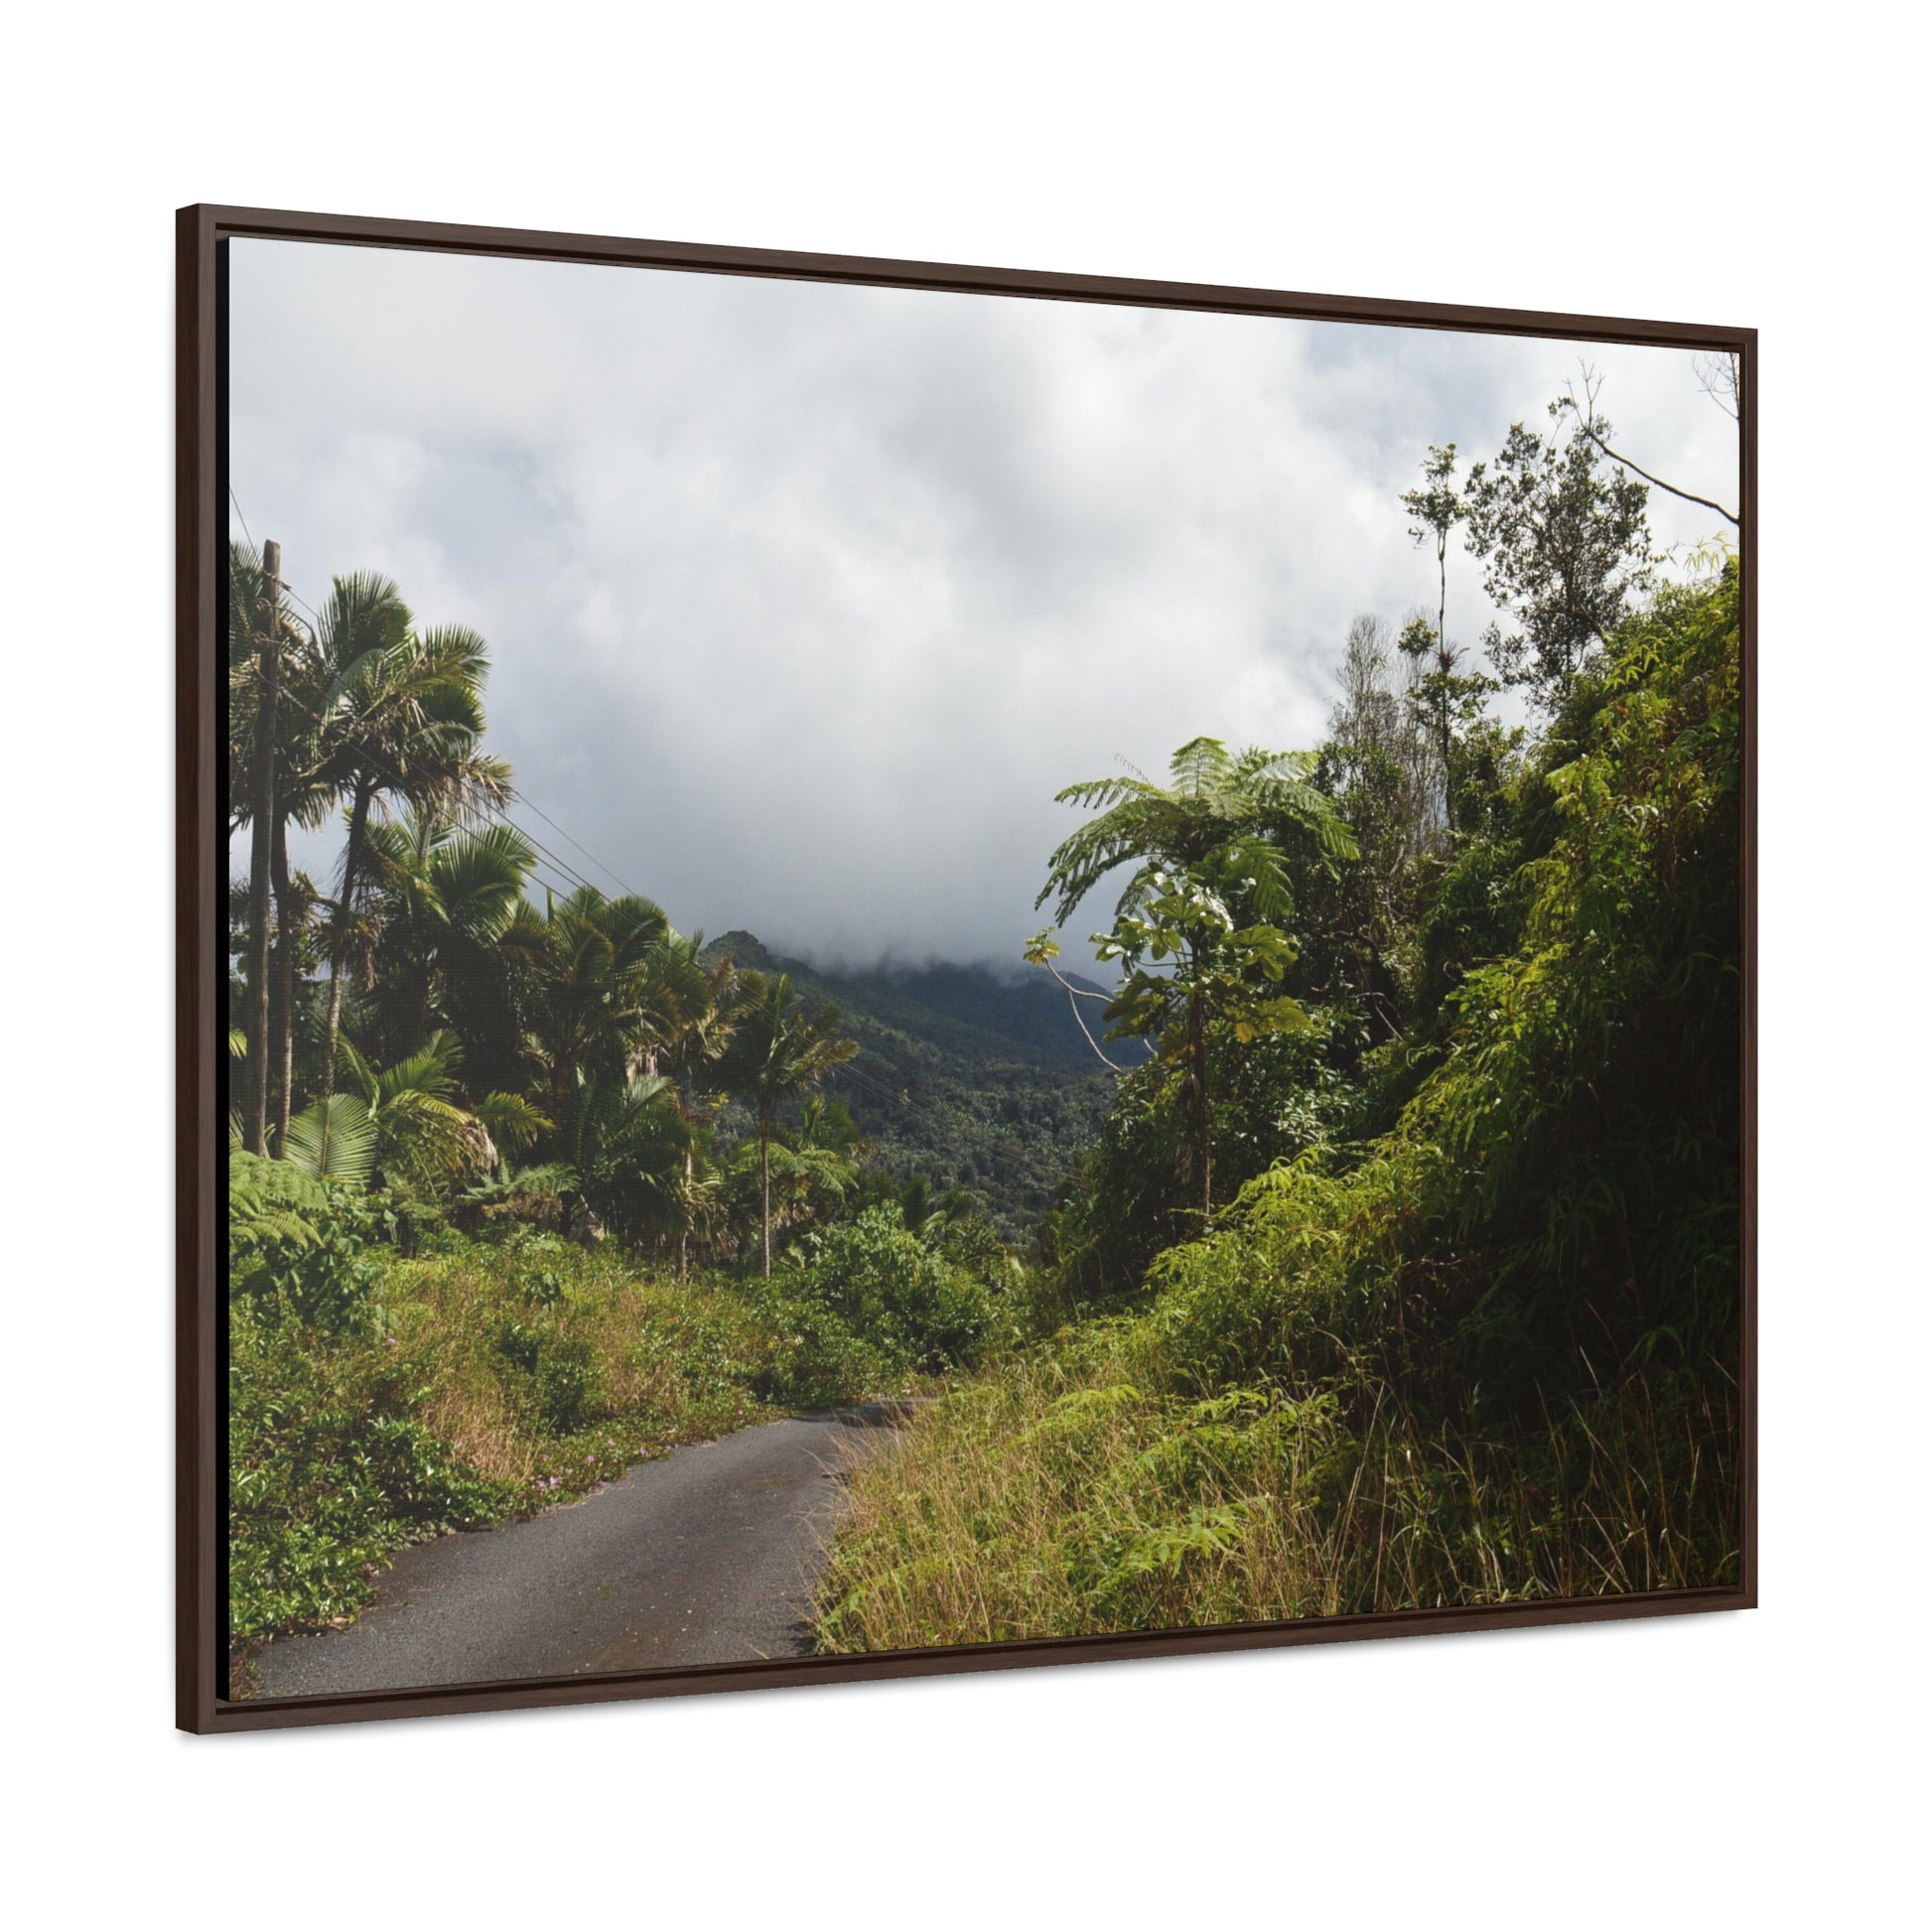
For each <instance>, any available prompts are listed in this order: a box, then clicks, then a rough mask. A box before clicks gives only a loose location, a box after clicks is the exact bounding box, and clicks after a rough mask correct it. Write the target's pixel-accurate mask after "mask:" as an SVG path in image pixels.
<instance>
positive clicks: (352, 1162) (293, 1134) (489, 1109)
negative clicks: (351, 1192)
mask: <svg viewBox="0 0 1932 1932" xmlns="http://www.w3.org/2000/svg"><path fill="white" fill-rule="evenodd" d="M340 1050H341V1052H342V1055H343V1058H344V1060H345V1063H346V1065H347V1068H348V1073H349V1078H350V1081H351V1083H352V1085H353V1087H354V1088H355V1091H353V1092H350V1093H335V1094H326V1095H323V1096H322V1097H321V1098H319V1099H317V1100H315V1101H313V1102H311V1103H310V1105H309V1106H308V1107H307V1108H305V1109H304V1111H303V1112H302V1113H300V1114H298V1115H297V1116H296V1117H295V1119H293V1120H292V1121H291V1122H290V1123H289V1132H288V1140H287V1146H286V1150H285V1158H286V1159H288V1160H290V1161H292V1162H294V1163H295V1165H296V1166H297V1167H299V1168H302V1169H303V1170H304V1171H305V1172H307V1173H312V1174H314V1175H315V1176H316V1177H317V1178H318V1179H338V1180H351V1181H366V1180H368V1179H370V1178H371V1177H372V1175H373V1174H374V1173H376V1171H377V1170H378V1169H380V1170H381V1171H382V1173H384V1174H386V1175H388V1176H389V1177H390V1178H391V1179H393V1178H395V1177H396V1176H397V1175H399V1174H403V1173H409V1174H413V1175H415V1176H416V1177H417V1178H419V1179H425V1180H430V1181H432V1182H433V1181H441V1180H454V1179H461V1178H463V1177H465V1176H470V1175H475V1174H478V1173H487V1172H488V1171H489V1170H491V1169H493V1168H494V1167H495V1166H496V1164H497V1160H498V1157H499V1154H500V1153H502V1152H505V1151H507V1152H511V1153H514V1152H520V1151H521V1150H522V1149H523V1148H525V1147H527V1146H528V1145H529V1144H530V1142H531V1141H532V1140H533V1139H534V1138H535V1137H536V1135H537V1134H538V1133H539V1132H540V1131H541V1130H542V1129H544V1128H545V1127H547V1126H548V1125H549V1122H548V1121H546V1120H545V1119H544V1118H543V1116H542V1115H540V1114H539V1113H537V1112H536V1110H535V1109H534V1108H532V1107H531V1106H530V1105H529V1104H528V1102H527V1101H524V1100H522V1099H521V1098H519V1097H518V1096H516V1095H514V1094H501V1093H493V1094H490V1095H489V1096H487V1098H486V1099H484V1100H483V1101H481V1102H479V1103H478V1104H477V1105H476V1106H475V1107H466V1106H464V1105H463V1103H462V1098H461V1094H460V1090H459V1087H458V1081H457V1075H458V1073H459V1071H460V1069H461V1067H462V1064H463V1049H462V1045H461V1042H460V1041H459V1040H458V1039H457V1037H456V1035H454V1034H452V1033H448V1032H439V1033H434V1034H432V1035H430V1036H429V1038H428V1039H427V1040H425V1041H424V1043H423V1044H422V1045H421V1046H419V1047H418V1048H417V1049H416V1051H415V1052H413V1053H411V1054H409V1055H408V1056H407V1057H406V1058H404V1059H401V1060H398V1061H397V1062H396V1063H395V1065H393V1066H390V1067H386V1068H381V1069H378V1068H376V1067H374V1066H372V1065H370V1063H369V1062H368V1061H367V1060H365V1059H364V1058H363V1057H362V1055H361V1054H360V1053H358V1052H357V1051H356V1050H355V1048H354V1047H353V1046H352V1045H351V1044H350V1043H349V1042H348V1041H347V1040H346V1039H344V1040H343V1041H341V1042H340Z"/></svg>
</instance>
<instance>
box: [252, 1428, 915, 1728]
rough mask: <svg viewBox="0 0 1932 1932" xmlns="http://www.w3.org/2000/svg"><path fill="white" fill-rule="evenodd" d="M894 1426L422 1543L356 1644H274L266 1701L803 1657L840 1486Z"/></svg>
mask: <svg viewBox="0 0 1932 1932" xmlns="http://www.w3.org/2000/svg"><path fill="white" fill-rule="evenodd" d="M896 1415H897V1410H896V1408H895V1407H894V1405H892V1404H889V1403H876V1404H869V1405H867V1406H866V1407H863V1408H858V1409H842V1410H840V1411H838V1412H837V1413H836V1414H832V1415H824V1416H796V1417H792V1418H790V1419H789V1420H787V1421H785V1422H774V1423H765V1424H762V1425H760V1426H759V1427H758V1428H756V1429H744V1430H740V1431H739V1432H738V1434H737V1435H735V1436H727V1437H725V1438H723V1439H722V1440H721V1441H719V1442H715V1443H705V1444H701V1445H699V1446H698V1447H696V1448H693V1449H673V1450H672V1451H671V1453H670V1454H669V1455H667V1456H664V1457H662V1458H661V1459H660V1460H658V1461H655V1462H646V1463H643V1464H642V1465H641V1466H639V1467H637V1468H634V1469H632V1470H631V1471H630V1472H629V1473H628V1474H627V1475H625V1476H622V1477H621V1478H620V1479H619V1480H618V1481H616V1482H613V1483H610V1484H608V1485H607V1486H606V1487H605V1488H603V1489H599V1490H597V1491H595V1492H594V1493H593V1494H591V1495H589V1496H586V1497H585V1498H584V1500H583V1501H582V1502H578V1503H570V1504H566V1505H564V1506H563V1507H561V1508H558V1509H553V1510H551V1511H549V1512H548V1513H546V1514H545V1515H542V1516H536V1517H532V1518H531V1519H530V1520H529V1521H528V1522H524V1523H512V1524H509V1525H508V1526H506V1527H505V1528H502V1529H497V1530H475V1531H467V1532H464V1533H461V1534H458V1535H455V1536H445V1537H439V1538H438V1539H437V1540H436V1541H435V1542H434V1543H420V1544H417V1545H416V1546H415V1547H414V1548H412V1549H408V1550H405V1551H403V1552H402V1554H401V1555H400V1556H399V1557H398V1558H397V1559H396V1562H395V1566H394V1568H393V1569H391V1570H390V1571H389V1573H388V1574H387V1575H386V1576H385V1577H384V1578H383V1579H382V1581H381V1583H380V1584H379V1585H378V1586H377V1589H376V1599H375V1601H374V1603H372V1604H371V1605H370V1607H369V1608H368V1609H366V1610H365V1611H363V1613H362V1615H361V1616H360V1617H359V1618H358V1619H357V1620H356V1622H354V1623H353V1624H351V1625H350V1626H349V1627H348V1628H347V1629H346V1630H326V1631H323V1632H321V1633H320V1634H319V1635H316V1636H307V1637H284V1638H281V1639H280V1640H278V1641H277V1642H274V1643H271V1644H268V1645H266V1646H264V1647H263V1649H262V1650H261V1651H259V1652H258V1653H257V1656H256V1667H255V1676H256V1682H257V1685H258V1687H259V1692H258V1694H259V1695H261V1696H264V1697H310V1696H317V1695H321V1694H325V1693H335V1692H345V1691H377V1690H393V1689H398V1688H405V1687H411V1686H417V1685H425V1684H473V1683H483V1682H487V1681H490V1680H492V1679H501V1678H520V1677H566V1676H572V1675H574V1674H576V1673H578V1672H581V1671H616V1670H649V1669H654V1668H661V1667H664V1666H671V1665H692V1664H720V1663H737V1662H744V1661H749V1660H751V1659H754V1658H759V1657H796V1656H800V1655H803V1654H804V1652H805V1649H806V1632H805V1617H806V1616H807V1614H808V1612H809V1609H810V1603H811V1592H812V1587H813V1585H814V1584H815V1583H816V1581H817V1578H818V1575H819V1572H820V1570H821V1568H822V1566H823V1561H824V1547H825V1541H826V1538H827V1537H828V1535H829V1534H830V1531H831V1529H832V1527H833V1525H834V1524H835V1523H836V1522H837V1520H838V1516H839V1514H840V1511H841V1509H842V1507H843V1504H844V1485H843V1483H842V1481H841V1480H840V1472H841V1470H843V1469H844V1468H846V1467H847V1466H849V1465H850V1463H851V1461H852V1460H853V1459H854V1458H855V1457H861V1456H865V1455H868V1454H870V1453H872V1452H873V1451H874V1450H875V1449H878V1448H880V1447H881V1446H882V1445H883V1444H884V1443H885V1442H886V1441H888V1440H889V1439H890V1437H891V1435H892V1425H893V1422H894V1419H895V1417H896Z"/></svg>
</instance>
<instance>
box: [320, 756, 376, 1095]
mask: <svg viewBox="0 0 1932 1932" xmlns="http://www.w3.org/2000/svg"><path fill="white" fill-rule="evenodd" d="M374 790H375V787H374V785H373V784H371V783H370V782H369V781H368V780H366V779H363V780H361V781H359V782H358V783H357V784H356V787H355V803H354V805H353V806H351V807H350V809H349V814H348V844H347V846H346V847H345V849H344V852H343V896H342V899H341V901H340V903H339V905H338V907H337V933H336V943H335V944H334V945H333V946H331V947H330V949H329V1019H328V1022H327V1024H326V1025H325V1027H324V1028H323V1044H322V1080H321V1083H320V1086H319V1088H318V1092H319V1094H320V1097H321V1099H322V1100H323V1101H324V1102H325V1103H326V1102H327V1101H328V1099H329V1097H330V1095H331V1094H333V1093H334V1092H335V1091H336V1041H337V1039H338V1037H339V1036H340V1035H341V1033H342V1027H343V952H344V950H345V946H346V943H347V936H346V933H345V931H344V929H343V928H345V926H346V925H347V923H348V920H349V918H350V916H351V915H352V914H353V912H354V910H355V875H356V874H357V872H359V871H360V870H361V863H362V838H363V834H364V832H365V831H366V830H367V827H368V822H369V799H370V797H371V796H372V795H373V793H374Z"/></svg>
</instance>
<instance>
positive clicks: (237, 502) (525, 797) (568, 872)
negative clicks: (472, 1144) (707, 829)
mask: <svg viewBox="0 0 1932 1932" xmlns="http://www.w3.org/2000/svg"><path fill="white" fill-rule="evenodd" d="M228 498H230V502H233V506H235V516H237V518H241V533H243V535H245V537H247V539H249V547H253V545H255V537H253V535H251V533H249V527H247V516H243V512H241V498H239V496H235V492H233V484H232V483H230V484H228ZM282 590H284V591H286V593H288V595H290V597H292V599H294V601H296V603H298V605H300V607H302V609H304V611H307V613H309V617H311V619H313V622H317V624H321V622H325V621H323V615H321V611H317V609H315V605H311V603H309V599H307V597H304V595H302V591H298V590H296V586H294V584H290V582H288V580H286V578H284V580H282ZM309 715H311V717H313V719H315V721H317V723H319V725H321V723H327V719H323V717H321V713H315V711H311V713H309ZM363 750H371V748H369V746H367V744H365V746H363ZM510 796H512V798H514V800H516V802H518V804H519V805H527V807H529V809H531V811H535V813H537V817H539V819H543V823H545V825H549V827H551V831H555V833H556V835H558V837H560V839H564V841H566V842H568V844H572V846H574V848H576V850H578V852H582V854H584V856H586V858H588V860H590V862H591V864H593V866H595V868H597V870H599V872H601V874H605V877H607V879H611V881H613V883H615V885H619V887H622V891H626V893H629V897H631V898H649V897H651V895H649V893H639V891H637V887H633V885H629V883H627V881H626V879H624V877H622V876H621V874H619V872H617V870H615V868H613V866H607V864H605V862H603V860H601V858H599V856H597V854H595V852H593V850H591V848H590V846H588V844H584V841H582V839H576V837H574V835H572V833H568V831H566V829H564V827H562V825H558V823H556V819H553V817H551V813H549V811H545V809H543V805H539V804H537V802H535V800H533V798H531V796H529V794H527V792H523V790H519V788H518V786H510ZM496 817H500V819H502V821H504V823H506V825H510V823H512V821H510V817H508V813H504V811H496ZM514 829H516V831H518V833H521V835H523V837H525V839H527V841H529V842H531V844H533V846H535V848H537V850H539V852H543V856H545V858H549V862H551V864H553V866H555V868H556V870H558V872H560V874H562V876H564V877H566V879H574V881H576V883H578V885H582V887H586V889H588V891H591V893H595V891H597V887H595V885H593V883H591V881H590V879H586V877H584V876H582V874H580V872H578V870H576V868H574V866H572V864H570V862H568V860H566V858H564V856H562V854H560V852H553V850H551V848H549V846H547V844H543V842H541V841H539V839H537V835H535V833H531V831H527V829H525V827H521V825H516V827H514Z"/></svg>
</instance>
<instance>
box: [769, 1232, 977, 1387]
mask: <svg viewBox="0 0 1932 1932" xmlns="http://www.w3.org/2000/svg"><path fill="white" fill-rule="evenodd" d="M804 1296H805V1298H806V1299H808V1300H810V1301H812V1302H815V1303H817V1304H818V1305H819V1306H821V1307H823V1308H827V1309H829V1310H831V1311H833V1312H835V1313H836V1314H837V1315H838V1316H839V1318H840V1319H841V1320H842V1321H843V1322H844V1323H845V1324H846V1326H847V1327H848V1328H850V1329H852V1330H853V1331H854V1332H856V1333H858V1334H863V1335H869V1336H875V1337H877V1338H878V1341H879V1344H880V1346H881V1347H882V1349H883V1350H884V1351H885V1352H886V1353H887V1354H888V1355H889V1356H891V1357H894V1358H896V1359H897V1360H898V1361H900V1362H901V1363H903V1364H904V1365H905V1366H907V1367H909V1368H915V1369H924V1370H928V1371H930V1370H938V1369H944V1368H951V1367H957V1366H959V1365H961V1364H963V1363H966V1362H968V1361H969V1360H971V1359H972V1357H973V1356H974V1354H975V1353H976V1352H977V1350H978V1347H979V1344H980V1342H981V1340H982V1338H983V1337H984V1336H985V1334H986V1332H987V1330H988V1328H989V1327H991V1325H992V1322H993V1314H994V1311H993V1305H992V1297H991V1295H990V1293H989V1292H988V1290H987V1288H986V1286H985V1284H984V1283H983V1282H982V1281H980V1280H978V1279H976V1278H975V1277H974V1276H972V1275H969V1274H968V1273H967V1272H966V1271H965V1270H964V1269H963V1268H959V1267H956V1266H955V1265H954V1264H953V1263H951V1262H949V1261H947V1260H946V1259H945V1258H944V1257H943V1256H942V1255H940V1254H938V1253H935V1252H934V1250H933V1249H932V1248H930V1247H928V1246H927V1245H926V1244H925V1243H924V1242H923V1241H921V1240H920V1239H919V1238H918V1236H917V1235H915V1234H911V1233H909V1232H908V1231H907V1230H906V1228H905V1225H904V1223H903V1222H902V1221H901V1220H900V1219H899V1218H898V1216H897V1214H896V1213H895V1212H893V1210H891V1209H889V1208H868V1209H867V1210H866V1211H865V1212H864V1213H863V1214H861V1215H859V1216H858V1217H857V1218H856V1219H854V1220H852V1221H849V1222H847V1223H845V1224H844V1225H842V1226H839V1227H834V1228H832V1229H830V1230H829V1231H828V1232H826V1233H825V1234H823V1235H821V1236H820V1237H818V1239H817V1241H816V1244H815V1252H814V1253H813V1255H812V1257H811V1260H810V1263H809V1265H808V1266H807V1268H806V1270H805V1276H804Z"/></svg>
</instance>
